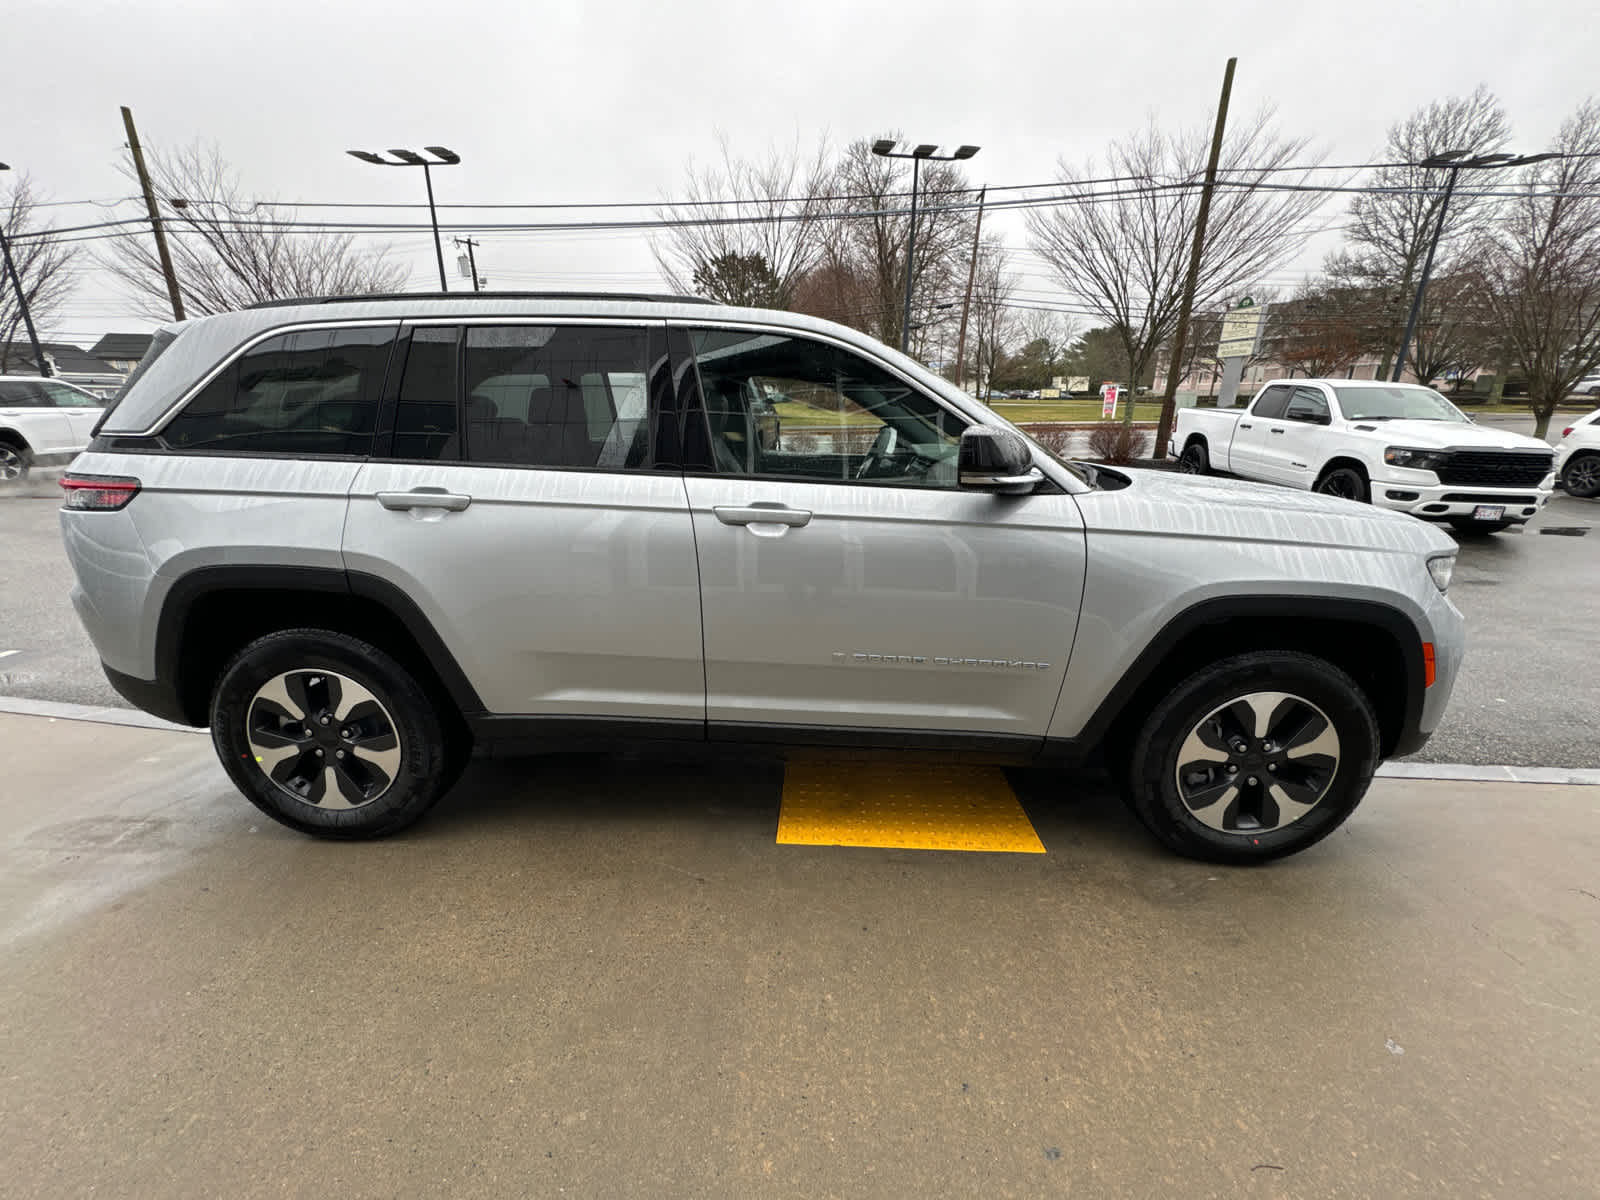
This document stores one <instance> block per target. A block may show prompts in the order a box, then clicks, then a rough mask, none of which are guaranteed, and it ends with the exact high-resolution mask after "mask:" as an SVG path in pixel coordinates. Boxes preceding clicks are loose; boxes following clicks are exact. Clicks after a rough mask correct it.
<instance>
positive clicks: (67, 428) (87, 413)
mask: <svg viewBox="0 0 1600 1200" xmlns="http://www.w3.org/2000/svg"><path fill="white" fill-rule="evenodd" d="M103 411H104V408H103V406H102V402H101V401H100V400H98V399H96V398H95V397H94V396H91V395H90V394H89V393H88V392H86V391H84V390H83V389H82V388H78V387H73V386H72V384H70V383H62V382H61V380H59V379H40V378H39V377H38V376H36V375H0V483H4V482H6V481H8V480H15V479H23V478H26V477H27V474H28V470H29V468H31V467H34V466H44V465H46V464H48V463H52V462H60V463H66V462H70V461H71V460H72V459H73V457H75V456H76V455H78V454H81V453H82V452H83V449H84V447H86V446H87V445H88V444H89V436H90V434H91V433H92V432H93V430H94V427H95V425H96V423H97V422H98V421H99V420H100V414H101V413H102V412H103Z"/></svg>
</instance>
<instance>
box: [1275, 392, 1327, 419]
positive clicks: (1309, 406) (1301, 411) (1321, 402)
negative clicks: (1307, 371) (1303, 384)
mask: <svg viewBox="0 0 1600 1200" xmlns="http://www.w3.org/2000/svg"><path fill="white" fill-rule="evenodd" d="M1284 415H1285V416H1287V417H1288V418H1289V420H1291V421H1321V420H1322V418H1323V417H1325V416H1327V415H1328V402H1327V400H1325V399H1323V396H1322V393H1321V392H1314V391H1312V390H1311V389H1310V388H1295V390H1294V396H1293V397H1292V398H1291V399H1290V401H1289V408H1288V411H1287V412H1285V414H1284Z"/></svg>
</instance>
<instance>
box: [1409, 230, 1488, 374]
mask: <svg viewBox="0 0 1600 1200" xmlns="http://www.w3.org/2000/svg"><path fill="white" fill-rule="evenodd" d="M1466 258H1467V256H1466V255H1463V256H1462V259H1463V260H1465V259H1466ZM1484 288H1485V283H1484V277H1483V272H1482V271H1480V270H1478V269H1477V268H1476V267H1475V266H1473V267H1466V266H1463V267H1460V268H1458V269H1456V270H1455V271H1453V272H1451V273H1450V274H1447V275H1443V276H1440V277H1438V278H1435V279H1430V280H1429V281H1428V290H1427V291H1426V292H1425V293H1424V294H1423V298H1422V310H1421V312H1420V313H1419V314H1418V318H1417V328H1416V335H1415V338H1414V340H1413V345H1412V353H1411V356H1410V359H1411V362H1410V367H1411V371H1412V373H1413V374H1415V375H1416V377H1417V382H1418V383H1424V384H1431V383H1433V381H1434V380H1436V379H1438V378H1440V377H1441V376H1446V375H1448V376H1454V377H1455V378H1456V379H1457V380H1460V379H1462V378H1463V377H1464V376H1467V375H1470V374H1471V373H1472V372H1473V371H1475V370H1477V369H1478V368H1479V367H1481V366H1483V365H1484V364H1485V363H1487V362H1490V361H1492V360H1493V359H1494V358H1495V356H1496V355H1497V354H1498V353H1500V352H1501V340H1502V339H1501V338H1500V336H1499V328H1498V326H1497V324H1496V322H1495V320H1494V317H1493V315H1492V309H1491V308H1490V306H1489V304H1488V297H1487V295H1485V291H1484Z"/></svg>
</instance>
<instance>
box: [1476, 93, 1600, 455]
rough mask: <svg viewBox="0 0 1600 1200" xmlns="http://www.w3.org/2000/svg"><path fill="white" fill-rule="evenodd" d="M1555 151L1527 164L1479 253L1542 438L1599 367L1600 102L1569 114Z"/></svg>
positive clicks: (1490, 299) (1490, 297)
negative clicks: (1572, 394)
mask: <svg viewBox="0 0 1600 1200" xmlns="http://www.w3.org/2000/svg"><path fill="white" fill-rule="evenodd" d="M1553 149H1554V150H1555V152H1556V153H1557V154H1559V155H1561V157H1559V158H1556V159H1553V160H1551V161H1547V162H1542V163H1538V164H1535V165H1533V166H1530V167H1528V168H1526V169H1525V173H1524V175H1523V178H1522V184H1521V189H1520V190H1521V192H1522V194H1521V195H1520V196H1519V197H1518V198H1517V199H1515V200H1513V201H1511V202H1510V203H1509V204H1508V205H1507V206H1506V209H1505V212H1504V214H1503V216H1502V218H1501V220H1500V221H1499V222H1498V223H1497V224H1496V225H1495V226H1494V227H1493V228H1492V229H1491V230H1490V231H1489V232H1488V233H1487V234H1486V235H1485V237H1484V238H1483V239H1482V240H1481V241H1480V243H1479V249H1478V251H1477V252H1476V254H1475V257H1476V258H1478V259H1479V261H1481V262H1482V264H1483V270H1484V273H1485V277H1486V278H1487V280H1488V286H1487V288H1486V290H1485V294H1486V296H1487V298H1488V304H1489V306H1490V308H1491V310H1492V311H1493V313H1494V315H1495V317H1496V319H1497V323H1498V325H1499V327H1500V329H1501V330H1502V331H1503V336H1504V337H1505V339H1506V342H1507V343H1508V345H1509V347H1510V349H1511V353H1512V357H1513V358H1514V359H1515V360H1516V362H1517V363H1518V365H1520V366H1521V367H1522V369H1523V371H1524V372H1526V374H1527V376H1528V407H1529V408H1531V409H1532V410H1533V416H1534V436H1535V437H1540V438H1542V437H1544V435H1545V432H1546V430H1547V429H1548V428H1549V426H1550V414H1551V413H1553V412H1554V411H1555V407H1556V405H1557V404H1559V403H1560V402H1561V401H1562V400H1563V399H1565V398H1566V396H1567V394H1568V392H1570V391H1571V390H1572V386H1573V384H1575V383H1577V381H1578V380H1579V379H1581V378H1583V377H1584V376H1585V375H1588V374H1590V373H1592V372H1594V371H1595V370H1596V369H1600V102H1597V101H1596V100H1595V99H1593V98H1591V99H1589V100H1586V101H1585V102H1584V103H1583V104H1582V105H1580V106H1579V108H1578V110H1577V112H1575V113H1573V115H1572V116H1570V117H1568V118H1567V120H1566V121H1564V122H1562V125H1561V132H1560V133H1559V134H1558V135H1557V138H1556V144H1555V146H1554V147H1553Z"/></svg>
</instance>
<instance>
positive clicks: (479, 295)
mask: <svg viewBox="0 0 1600 1200" xmlns="http://www.w3.org/2000/svg"><path fill="white" fill-rule="evenodd" d="M374 300H618V301H631V302H635V303H644V302H649V303H655V304H662V303H666V304H715V303H716V301H714V300H707V299H706V298H705V297H703V296H673V295H668V294H657V293H652V292H374V293H369V294H368V295H364V296H295V297H290V298H287V299H283V300H261V301H258V302H257V303H255V304H252V305H250V306H249V307H251V308H287V307H288V306H290V305H294V304H356V303H371V302H372V301H374Z"/></svg>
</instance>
